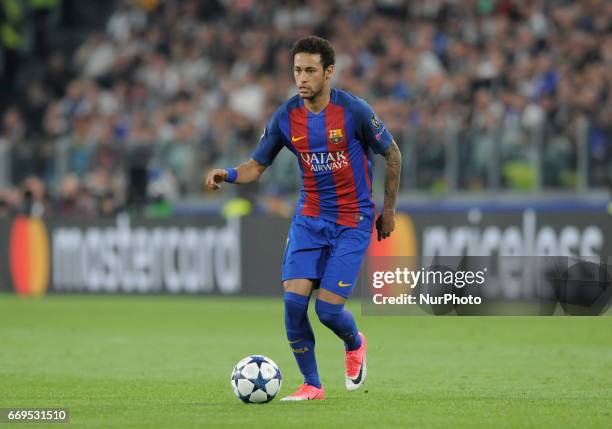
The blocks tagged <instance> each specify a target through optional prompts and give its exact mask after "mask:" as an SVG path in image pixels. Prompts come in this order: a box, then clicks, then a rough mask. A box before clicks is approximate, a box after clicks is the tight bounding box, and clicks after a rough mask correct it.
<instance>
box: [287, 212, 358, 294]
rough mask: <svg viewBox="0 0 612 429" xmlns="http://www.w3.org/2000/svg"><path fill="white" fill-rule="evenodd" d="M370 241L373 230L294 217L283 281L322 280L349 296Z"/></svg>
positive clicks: (313, 218)
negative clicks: (370, 231)
mask: <svg viewBox="0 0 612 429" xmlns="http://www.w3.org/2000/svg"><path fill="white" fill-rule="evenodd" d="M369 245H370V233H369V232H368V231H365V230H363V229H358V228H353V227H350V226H344V225H338V224H336V223H334V222H331V221H328V220H325V219H321V218H318V217H311V216H301V215H296V216H294V218H293V222H292V224H291V229H289V237H288V238H287V247H286V248H285V257H284V259H283V273H282V281H285V280H290V279H311V280H320V284H319V287H321V288H322V289H325V290H328V291H330V292H332V293H335V294H337V295H340V296H341V297H343V298H348V297H349V295H350V294H351V292H352V291H353V288H354V287H355V283H356V282H357V277H358V276H359V269H360V268H361V262H362V261H363V257H364V256H365V254H366V252H367V250H368V246H369Z"/></svg>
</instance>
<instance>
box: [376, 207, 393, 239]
mask: <svg viewBox="0 0 612 429" xmlns="http://www.w3.org/2000/svg"><path fill="white" fill-rule="evenodd" d="M394 229H395V213H394V212H392V211H383V212H382V213H381V214H380V215H378V218H377V219H376V230H377V231H378V241H380V240H384V239H385V238H387V237H389V236H390V235H391V233H392V232H393V230H394Z"/></svg>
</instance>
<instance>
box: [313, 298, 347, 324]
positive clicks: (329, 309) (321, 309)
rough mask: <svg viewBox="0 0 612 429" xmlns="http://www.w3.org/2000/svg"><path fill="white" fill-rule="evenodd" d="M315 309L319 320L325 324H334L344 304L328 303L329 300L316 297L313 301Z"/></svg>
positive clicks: (342, 310) (340, 314)
mask: <svg viewBox="0 0 612 429" xmlns="http://www.w3.org/2000/svg"><path fill="white" fill-rule="evenodd" d="M315 311H316V312H317V316H319V320H320V321H321V323H323V324H324V325H326V326H329V325H333V324H335V322H336V320H337V319H338V318H339V317H342V313H343V312H344V304H330V303H329V302H325V301H322V300H320V299H317V301H316V303H315Z"/></svg>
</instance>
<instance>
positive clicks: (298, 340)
mask: <svg viewBox="0 0 612 429" xmlns="http://www.w3.org/2000/svg"><path fill="white" fill-rule="evenodd" d="M300 341H302V339H301V338H298V339H297V340H295V341H289V344H295V343H298V342H300Z"/></svg>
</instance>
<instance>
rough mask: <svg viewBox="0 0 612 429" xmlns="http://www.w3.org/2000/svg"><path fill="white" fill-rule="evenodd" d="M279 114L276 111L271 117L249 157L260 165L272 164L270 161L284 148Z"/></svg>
mask: <svg viewBox="0 0 612 429" xmlns="http://www.w3.org/2000/svg"><path fill="white" fill-rule="evenodd" d="M281 114H282V113H281V112H280V111H277V112H275V113H274V115H272V118H270V121H269V122H268V124H267V125H266V128H265V129H264V133H263V134H262V135H261V137H260V138H259V143H257V147H256V148H255V151H253V155H252V156H251V158H253V159H254V160H255V161H257V163H259V164H261V165H270V164H272V161H274V158H276V155H278V153H279V152H280V150H281V149H282V148H283V146H284V143H283V135H282V133H281V130H280V117H281Z"/></svg>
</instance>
